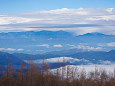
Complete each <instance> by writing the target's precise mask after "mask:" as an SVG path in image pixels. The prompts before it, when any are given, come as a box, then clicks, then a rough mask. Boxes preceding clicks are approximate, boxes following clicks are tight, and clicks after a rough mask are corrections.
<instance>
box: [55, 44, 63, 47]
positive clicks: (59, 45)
mask: <svg viewBox="0 0 115 86" xmlns="http://www.w3.org/2000/svg"><path fill="white" fill-rule="evenodd" d="M53 47H63V46H62V45H61V44H58V45H53Z"/></svg>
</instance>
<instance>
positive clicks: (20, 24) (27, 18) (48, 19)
mask: <svg viewBox="0 0 115 86" xmlns="http://www.w3.org/2000/svg"><path fill="white" fill-rule="evenodd" d="M40 30H52V31H57V30H65V31H71V32H74V33H75V34H77V35H81V34H85V33H91V32H101V33H105V34H114V35H115V8H79V9H68V8H62V9H56V10H49V11H39V12H26V13H21V14H12V15H11V14H0V32H15V31H40Z"/></svg>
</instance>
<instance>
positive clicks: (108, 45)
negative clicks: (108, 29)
mask: <svg viewBox="0 0 115 86" xmlns="http://www.w3.org/2000/svg"><path fill="white" fill-rule="evenodd" d="M99 46H107V47H115V42H110V43H100V44H99Z"/></svg>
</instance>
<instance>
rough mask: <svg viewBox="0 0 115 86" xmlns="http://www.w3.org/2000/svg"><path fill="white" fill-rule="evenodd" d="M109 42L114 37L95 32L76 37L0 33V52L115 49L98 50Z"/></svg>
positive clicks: (66, 33)
mask: <svg viewBox="0 0 115 86" xmlns="http://www.w3.org/2000/svg"><path fill="white" fill-rule="evenodd" d="M111 42H115V35H105V34H102V33H97V32H95V33H87V34H84V35H78V36H76V35H74V34H72V33H70V32H65V31H38V32H34V31H27V32H9V33H0V51H3V52H9V53H28V54H43V53H46V52H52V51H61V50H65V52H68V50H70V49H74V48H76V49H77V50H79V51H89V50H90V49H89V48H91V50H94V51H97V50H98V51H103V50H104V51H107V50H112V49H115V47H108V46H101V47H102V49H98V48H99V47H100V46H99V44H101V45H103V44H106V43H111ZM80 46H81V47H80ZM92 47H93V48H92ZM97 47H98V48H97ZM71 52H72V51H71ZM63 53H64V52H63ZM68 53H69V52H68Z"/></svg>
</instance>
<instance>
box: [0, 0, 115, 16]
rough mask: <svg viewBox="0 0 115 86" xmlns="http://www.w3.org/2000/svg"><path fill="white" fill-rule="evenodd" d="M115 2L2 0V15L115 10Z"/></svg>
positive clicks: (92, 0)
mask: <svg viewBox="0 0 115 86" xmlns="http://www.w3.org/2000/svg"><path fill="white" fill-rule="evenodd" d="M114 7H115V0H0V13H4V14H6V13H21V12H34V11H42V10H52V9H61V8H69V9H77V8H114Z"/></svg>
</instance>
